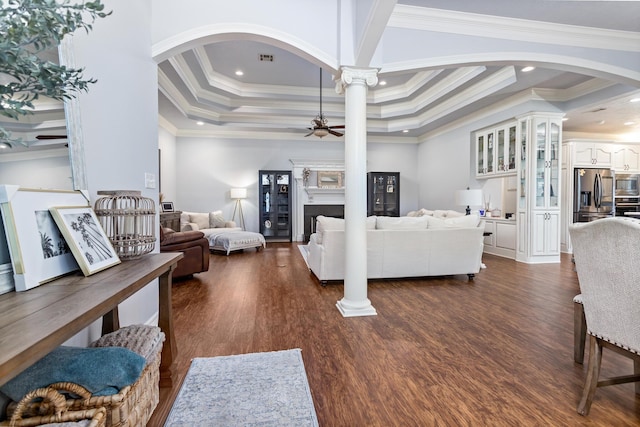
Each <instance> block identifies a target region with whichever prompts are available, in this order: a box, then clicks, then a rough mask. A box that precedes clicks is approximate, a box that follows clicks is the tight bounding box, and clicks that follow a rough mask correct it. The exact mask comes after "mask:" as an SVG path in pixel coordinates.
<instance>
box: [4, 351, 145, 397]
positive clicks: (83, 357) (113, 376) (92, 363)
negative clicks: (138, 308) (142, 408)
mask: <svg viewBox="0 0 640 427" xmlns="http://www.w3.org/2000/svg"><path fill="white" fill-rule="evenodd" d="M145 363H146V361H145V359H144V357H142V356H140V355H139V354H137V353H134V352H133V351H131V350H128V349H126V348H123V347H100V348H81V347H64V346H63V347H58V348H57V349H55V350H53V351H52V352H51V353H49V354H47V355H46V356H45V357H43V358H42V359H40V360H39V361H37V362H36V363H34V364H33V365H31V366H30V367H28V368H27V369H25V370H24V371H23V372H22V373H20V375H18V376H17V377H15V378H13V379H12V380H10V381H9V382H7V383H6V384H5V385H3V386H2V387H0V391H1V392H2V393H4V394H6V395H7V396H9V397H10V398H11V399H13V400H14V401H16V402H18V401H20V399H22V398H23V397H24V395H25V394H27V393H28V392H30V391H31V390H34V389H36V388H40V387H46V386H48V385H49V384H53V383H56V382H62V381H64V382H67V381H68V382H73V383H76V384H79V385H81V386H83V387H84V388H86V389H87V390H89V391H90V392H91V393H92V394H93V395H94V396H107V395H110V394H115V393H118V391H119V390H120V389H122V388H124V387H126V386H128V385H131V384H133V383H134V382H135V381H136V380H137V379H138V377H139V376H140V373H141V372H142V369H144V366H145Z"/></svg>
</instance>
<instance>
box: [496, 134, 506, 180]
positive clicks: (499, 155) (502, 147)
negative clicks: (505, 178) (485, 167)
mask: <svg viewBox="0 0 640 427" xmlns="http://www.w3.org/2000/svg"><path fill="white" fill-rule="evenodd" d="M496 139H497V149H496V172H497V173H503V172H506V171H507V165H506V156H507V152H506V129H498V131H497V132H496Z"/></svg>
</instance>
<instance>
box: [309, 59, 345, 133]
mask: <svg viewBox="0 0 640 427" xmlns="http://www.w3.org/2000/svg"><path fill="white" fill-rule="evenodd" d="M328 122H329V120H327V118H326V117H325V116H324V114H322V68H320V114H318V115H317V116H316V117H315V118H314V119H313V120H311V124H312V125H313V127H311V128H307V129H309V130H310V131H311V132H309V133H308V134H306V135H305V136H309V135H315V136H317V137H318V138H322V137H325V136H327V135H328V134H331V135H335V136H343V135H344V134H343V133H340V132H336V131H335V130H334V129H344V125H338V126H327V123H328Z"/></svg>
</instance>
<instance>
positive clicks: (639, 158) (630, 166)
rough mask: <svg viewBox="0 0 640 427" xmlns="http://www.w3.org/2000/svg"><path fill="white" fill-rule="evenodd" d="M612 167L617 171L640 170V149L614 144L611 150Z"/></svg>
mask: <svg viewBox="0 0 640 427" xmlns="http://www.w3.org/2000/svg"><path fill="white" fill-rule="evenodd" d="M612 157H613V162H612V164H613V169H615V170H616V171H619V172H628V171H636V172H637V171H638V170H640V151H639V150H638V149H637V148H635V147H624V146H616V147H615V148H614V149H613V152H612Z"/></svg>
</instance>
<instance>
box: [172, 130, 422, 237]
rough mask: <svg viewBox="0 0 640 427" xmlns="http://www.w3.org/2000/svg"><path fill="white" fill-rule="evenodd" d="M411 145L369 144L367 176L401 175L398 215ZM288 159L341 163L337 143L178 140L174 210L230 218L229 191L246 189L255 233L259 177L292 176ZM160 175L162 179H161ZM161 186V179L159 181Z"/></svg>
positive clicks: (403, 205) (414, 183) (406, 196)
mask: <svg viewBox="0 0 640 427" xmlns="http://www.w3.org/2000/svg"><path fill="white" fill-rule="evenodd" d="M417 152H418V147H417V145H414V144H380V143H370V144H368V149H367V157H368V162H367V170H369V171H385V172H400V191H401V194H400V209H401V212H402V213H406V212H408V211H409V210H415V209H416V207H417V204H416V201H417V198H418V197H417V196H418V187H419V183H418V172H417V163H416V160H415V159H416V155H417ZM290 159H316V160H324V159H333V160H339V161H344V144H343V141H342V140H335V141H327V140H301V141H264V140H259V141H249V140H231V139H229V140H224V139H215V140H213V139H209V138H184V137H178V138H177V142H176V170H177V171H183V172H182V173H178V174H177V178H176V189H177V196H176V198H175V201H174V205H175V208H176V210H183V211H195V212H210V211H213V210H222V211H223V214H224V215H225V217H226V218H227V219H231V217H232V215H233V208H234V203H235V202H234V201H233V200H231V199H230V198H229V189H230V188H232V187H242V188H247V199H246V200H243V202H242V204H243V205H242V206H243V212H244V216H245V223H246V226H247V229H248V230H251V231H258V210H257V205H258V189H257V182H258V171H259V170H264V169H267V170H269V169H271V170H291V169H292V164H291V162H290ZM163 175H164V174H163ZM163 180H164V176H163Z"/></svg>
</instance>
